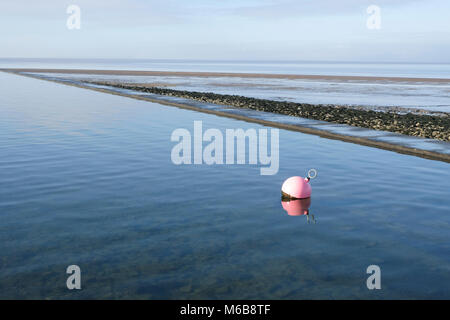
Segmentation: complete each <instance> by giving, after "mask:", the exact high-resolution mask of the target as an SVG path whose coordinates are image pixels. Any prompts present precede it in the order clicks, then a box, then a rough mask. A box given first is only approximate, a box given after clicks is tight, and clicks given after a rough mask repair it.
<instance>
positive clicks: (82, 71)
mask: <svg viewBox="0 0 450 320" xmlns="http://www.w3.org/2000/svg"><path fill="white" fill-rule="evenodd" d="M0 70H1V71H7V72H36V73H63V74H64V73H66V74H87V75H121V76H163V77H167V76H172V77H214V78H220V77H234V78H266V79H305V80H308V79H310V80H339V81H387V82H388V81H392V82H427V83H450V79H445V78H411V77H370V76H338V75H304V74H303V75H301V74H268V73H233V72H182V71H142V70H93V69H40V68H3V69H0Z"/></svg>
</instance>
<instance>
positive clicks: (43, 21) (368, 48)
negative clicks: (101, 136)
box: [0, 0, 450, 62]
mask: <svg viewBox="0 0 450 320" xmlns="http://www.w3.org/2000/svg"><path fill="white" fill-rule="evenodd" d="M70 4H76V5H78V6H79V7H80V8H81V29H80V30H69V29H68V28H67V27H66V20H67V18H68V16H69V15H68V14H67V13H66V9H67V7H68V6H69V5H70ZM372 4H374V5H378V6H379V7H380V8H381V29H380V30H370V29H368V28H367V27H366V20H367V18H368V16H369V15H368V14H367V13H366V9H367V7H368V6H369V5H372ZM0 12H1V13H0V34H1V46H0V57H25V58H31V57H51V58H150V59H151V58H154V59H222V60H316V61H317V60H326V61H393V62H400V61H403V62H450V19H449V15H450V1H448V0H426V1H424V0H422V1H419V0H378V1H375V0H370V1H366V0H340V1H337V0H322V1H320V0H297V1H294V0H260V1H256V0H236V1H234V0H230V1H214V0H209V1H207V0H190V1H181V0H165V1H144V0H121V1H118V0H97V1H95V0H71V1H65V0H54V1H50V0H40V1H29V0H2V1H1V2H0Z"/></svg>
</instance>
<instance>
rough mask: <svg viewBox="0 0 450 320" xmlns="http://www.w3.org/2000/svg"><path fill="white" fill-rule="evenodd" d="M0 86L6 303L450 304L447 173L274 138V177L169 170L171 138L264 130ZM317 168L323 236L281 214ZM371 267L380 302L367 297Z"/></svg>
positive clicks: (101, 97) (70, 92)
mask: <svg viewBox="0 0 450 320" xmlns="http://www.w3.org/2000/svg"><path fill="white" fill-rule="evenodd" d="M0 83H1V86H0V116H1V117H0V148H1V155H2V157H1V158H0V217H1V219H0V252H1V256H0V298H53V299H59V298H64V299H72V298H140V299H141V298H142V299H143V298H206V299H213V298H234V299H244V298H250V299H252V298H258V299H263V298H269V299H270V298H273V299H281V298H293V299H297V298H311V299H316V298H331V299H334V298H369V299H370V298H446V299H449V298H450V291H449V284H450V212H449V205H450V200H449V199H450V165H449V164H447V163H443V162H438V161H431V160H425V159H421V158H416V157H412V156H407V155H401V154H397V153H393V152H389V151H384V150H379V149H374V148H367V147H364V146H359V145H355V144H349V143H344V142H340V141H334V140H327V139H322V138H320V137H317V136H311V135H306V134H301V133H298V132H290V131H284V130H280V170H279V172H278V174H277V175H273V176H261V175H259V167H258V166H249V165H233V166H223V165H222V166H220V165H216V166H207V165H202V166H193V165H192V166H186V165H185V166H175V165H174V164H172V162H171V159H170V153H171V149H172V147H173V146H174V143H173V142H171V141H170V136H171V133H172V131H173V130H174V129H176V128H187V129H189V130H190V131H192V130H193V122H194V121H195V120H202V121H203V126H204V128H205V129H206V128H218V129H220V130H223V131H224V130H225V129H226V128H243V129H247V128H255V129H258V128H261V126H259V125H256V124H251V123H246V122H242V121H237V120H233V119H226V118H221V117H216V116H213V115H207V114H202V113H197V112H193V111H187V110H182V109H177V108H174V107H167V106H161V105H157V104H153V103H149V102H146V101H139V100H133V99H128V98H124V97H118V96H113V95H107V94H103V93H98V92H93V91H89V90H84V89H79V88H74V87H68V86H64V85H59V84H55V83H50V82H45V81H40V80H36V79H29V78H24V77H20V76H15V75H9V74H3V73H0ZM309 168H316V169H317V170H318V172H319V176H318V178H317V179H315V180H313V182H312V185H313V197H312V202H311V208H310V211H311V213H312V214H314V216H315V218H316V220H317V223H316V224H308V223H307V221H306V217H305V216H297V217H293V216H289V215H287V214H286V212H285V211H284V210H283V209H282V207H281V203H280V186H281V184H282V182H283V180H284V179H286V178H287V177H289V176H292V175H303V174H304V173H305V172H306V171H307V170H308V169H309ZM71 264H77V265H79V266H80V267H81V270H82V287H83V288H82V290H80V291H76V292H74V291H69V290H67V288H66V277H67V275H66V273H65V270H66V268H67V266H68V265H71ZM371 264H377V265H379V266H380V267H381V272H382V290H378V291H369V290H368V289H367V288H366V278H367V276H368V275H367V274H366V268H367V266H369V265H371Z"/></svg>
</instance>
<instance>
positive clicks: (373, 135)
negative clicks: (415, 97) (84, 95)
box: [37, 75, 450, 154]
mask: <svg viewBox="0 0 450 320" xmlns="http://www.w3.org/2000/svg"><path fill="white" fill-rule="evenodd" d="M37 76H38V77H43V78H49V79H55V80H59V79H60V78H58V76H57V77H53V75H50V76H48V75H37ZM62 81H64V82H68V83H75V84H76V83H77V81H78V79H63V80H62ZM80 84H81V85H83V86H90V87H94V88H100V89H106V90H109V91H112V92H120V93H122V94H128V95H136V96H142V97H147V98H150V99H155V100H158V101H161V102H175V103H181V104H184V105H188V106H194V107H198V108H202V109H208V110H216V111H221V112H225V113H229V114H236V115H241V116H245V117H248V118H253V119H260V120H265V121H272V122H277V123H283V124H289V125H297V126H301V127H308V128H313V129H318V130H322V131H328V132H332V133H336V134H340V135H346V136H353V137H364V138H367V139H370V140H377V141H383V142H388V143H392V144H397V145H403V146H407V147H410V148H416V149H421V150H428V151H434V152H439V153H446V154H450V143H449V142H445V141H439V140H433V139H425V138H421V137H412V136H406V135H402V134H398V133H393V132H388V131H378V130H372V129H367V128H360V127H353V126H348V125H345V124H335V123H331V122H326V121H319V120H312V119H305V118H300V117H293V116H287V115H281V114H274V113H270V112H262V111H256V110H250V109H240V108H233V107H230V106H226V105H216V104H210V103H203V102H199V101H195V100H191V99H185V98H180V97H172V96H164V95H157V94H148V93H145V92H140V91H134V90H129V89H122V88H114V87H110V86H105V85H97V84H89V83H80Z"/></svg>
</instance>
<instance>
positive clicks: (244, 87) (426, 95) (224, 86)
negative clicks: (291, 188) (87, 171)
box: [52, 74, 450, 112]
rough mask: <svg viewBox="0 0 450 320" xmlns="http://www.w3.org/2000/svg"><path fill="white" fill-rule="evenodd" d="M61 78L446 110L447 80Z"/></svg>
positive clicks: (449, 102) (449, 100) (448, 106)
mask: <svg viewBox="0 0 450 320" xmlns="http://www.w3.org/2000/svg"><path fill="white" fill-rule="evenodd" d="M52 76H59V77H63V78H72V79H80V78H81V79H95V80H121V81H127V82H138V83H155V84H157V85H158V84H166V85H173V86H175V88H176V89H180V90H191V91H211V92H216V93H222V94H238V95H244V96H250V97H258V98H264V99H273V100H286V101H294V102H304V103H325V104H351V105H368V106H402V107H416V108H424V109H429V110H436V111H443V112H450V83H415V82H412V83H405V82H403V83H398V82H389V81H376V82H374V81H372V82H370V81H354V80H353V81H336V80H330V81H326V80H301V79H294V80H290V79H258V78H225V77H224V78H213V77H209V78H201V77H155V76H111V75H107V76H106V75H105V76H99V75H90V76H89V75H68V74H59V75H58V74H53V75H52Z"/></svg>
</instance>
